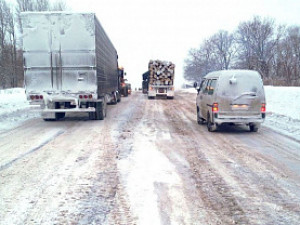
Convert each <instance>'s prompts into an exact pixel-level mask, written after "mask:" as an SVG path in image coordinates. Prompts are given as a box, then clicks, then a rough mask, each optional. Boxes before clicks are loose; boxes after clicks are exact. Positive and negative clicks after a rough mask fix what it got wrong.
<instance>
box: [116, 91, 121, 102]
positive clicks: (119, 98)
mask: <svg viewBox="0 0 300 225" xmlns="http://www.w3.org/2000/svg"><path fill="white" fill-rule="evenodd" d="M120 101H121V94H120V92H118V93H117V102H120Z"/></svg>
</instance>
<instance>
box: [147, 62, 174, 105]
mask: <svg viewBox="0 0 300 225" xmlns="http://www.w3.org/2000/svg"><path fill="white" fill-rule="evenodd" d="M146 74H147V76H148V79H147V81H148V98H155V97H156V96H159V95H161V96H166V97H167V98H168V99H173V98H174V75H175V65H174V64H173V63H172V62H167V61H161V60H150V62H149V64H148V72H147V73H146Z"/></svg>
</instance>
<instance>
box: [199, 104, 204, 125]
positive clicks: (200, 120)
mask: <svg viewBox="0 0 300 225" xmlns="http://www.w3.org/2000/svg"><path fill="white" fill-rule="evenodd" d="M197 123H198V124H200V125H201V124H204V119H203V118H202V117H201V116H200V113H199V108H198V107H197Z"/></svg>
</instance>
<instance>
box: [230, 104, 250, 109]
mask: <svg viewBox="0 0 300 225" xmlns="http://www.w3.org/2000/svg"><path fill="white" fill-rule="evenodd" d="M248 108H249V106H248V105H243V104H235V105H231V109H232V110H248Z"/></svg>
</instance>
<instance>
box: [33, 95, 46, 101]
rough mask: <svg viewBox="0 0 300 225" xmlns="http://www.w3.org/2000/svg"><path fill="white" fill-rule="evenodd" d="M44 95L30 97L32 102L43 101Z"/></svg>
mask: <svg viewBox="0 0 300 225" xmlns="http://www.w3.org/2000/svg"><path fill="white" fill-rule="evenodd" d="M43 99H44V97H43V95H30V100H43Z"/></svg>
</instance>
